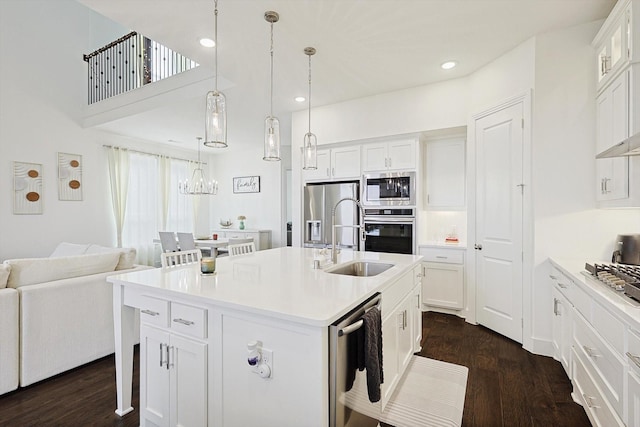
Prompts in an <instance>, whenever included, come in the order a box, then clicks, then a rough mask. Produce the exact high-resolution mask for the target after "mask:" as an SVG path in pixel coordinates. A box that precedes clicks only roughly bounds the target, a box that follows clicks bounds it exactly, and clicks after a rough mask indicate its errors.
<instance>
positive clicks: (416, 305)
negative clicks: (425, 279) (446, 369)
mask: <svg viewBox="0 0 640 427" xmlns="http://www.w3.org/2000/svg"><path fill="white" fill-rule="evenodd" d="M420 271H422V269H420ZM420 276H422V273H420ZM412 310H413V312H412V314H411V319H412V321H413V325H412V328H413V352H414V353H418V352H419V351H421V350H422V282H421V281H419V282H418V284H417V285H416V287H415V288H413V305H412Z"/></svg>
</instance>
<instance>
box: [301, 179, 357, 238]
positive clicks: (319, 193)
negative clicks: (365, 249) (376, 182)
mask: <svg viewBox="0 0 640 427" xmlns="http://www.w3.org/2000/svg"><path fill="white" fill-rule="evenodd" d="M358 186H359V185H358V183H355V182H354V183H336V184H307V186H306V187H305V188H304V223H303V229H304V246H305V247H312V248H324V247H329V246H331V210H332V209H333V207H334V206H335V205H336V203H338V201H339V200H340V199H343V198H345V197H352V198H354V199H358V196H359V192H358ZM336 224H338V225H358V224H360V213H359V212H358V207H357V206H356V204H355V203H353V202H349V201H345V202H342V203H340V205H339V206H338V209H337V210H336ZM336 238H337V240H338V241H337V245H338V247H341V248H350V249H354V250H358V249H359V247H360V245H359V243H360V233H359V231H358V229H357V228H338V229H337V235H336Z"/></svg>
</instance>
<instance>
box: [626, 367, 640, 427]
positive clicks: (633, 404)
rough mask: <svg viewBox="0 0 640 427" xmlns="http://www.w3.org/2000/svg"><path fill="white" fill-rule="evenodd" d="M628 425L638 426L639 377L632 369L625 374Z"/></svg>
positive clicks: (639, 408)
mask: <svg viewBox="0 0 640 427" xmlns="http://www.w3.org/2000/svg"><path fill="white" fill-rule="evenodd" d="M627 382H628V385H627V408H628V410H629V414H628V416H627V418H628V419H627V425H628V426H640V377H638V375H637V374H636V373H635V372H634V371H633V370H632V369H630V370H629V373H628V374H627Z"/></svg>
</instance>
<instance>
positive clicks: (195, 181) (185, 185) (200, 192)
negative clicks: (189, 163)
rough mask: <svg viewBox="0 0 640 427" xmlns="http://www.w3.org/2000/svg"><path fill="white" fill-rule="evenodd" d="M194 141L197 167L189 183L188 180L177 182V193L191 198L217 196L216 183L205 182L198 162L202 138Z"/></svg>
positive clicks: (200, 163) (200, 164)
mask: <svg viewBox="0 0 640 427" xmlns="http://www.w3.org/2000/svg"><path fill="white" fill-rule="evenodd" d="M196 139H197V140H198V167H197V168H196V169H194V171H193V176H192V177H191V182H189V180H188V179H187V180H185V181H184V182H183V181H179V182H178V191H180V194H186V195H191V196H214V195H216V194H218V181H208V180H207V178H206V176H205V174H204V170H202V162H201V161H200V141H202V138H200V137H198V138H196Z"/></svg>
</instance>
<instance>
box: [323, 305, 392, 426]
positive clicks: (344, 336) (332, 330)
mask: <svg viewBox="0 0 640 427" xmlns="http://www.w3.org/2000/svg"><path fill="white" fill-rule="evenodd" d="M380 300H381V299H380V294H375V295H374V296H372V297H371V298H369V299H368V300H366V301H365V302H363V303H362V304H360V305H359V306H358V307H356V308H355V309H353V310H352V311H351V312H349V313H348V314H346V315H345V316H343V317H342V318H341V319H340V320H338V321H337V322H336V323H334V324H333V325H331V326H330V327H329V354H330V357H329V426H330V427H368V426H372V427H375V426H376V425H377V424H378V420H377V419H374V418H371V417H369V416H367V415H365V414H363V413H362V412H359V411H357V410H356V409H354V408H350V407H348V406H347V405H345V396H344V395H345V393H346V392H347V391H348V388H350V383H353V382H354V381H353V375H354V372H352V371H353V369H354V366H350V365H351V364H350V362H349V357H350V354H353V351H354V350H355V349H354V348H350V346H353V345H355V343H356V342H355V341H356V340H354V339H353V338H354V336H353V335H352V334H353V333H354V332H355V331H357V330H358V329H360V328H361V327H362V324H363V321H362V320H361V319H360V318H361V317H362V315H363V314H364V313H365V312H366V311H367V310H369V309H370V308H372V307H375V306H378V308H380ZM356 372H357V371H356ZM357 375H364V373H363V372H357Z"/></svg>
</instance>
